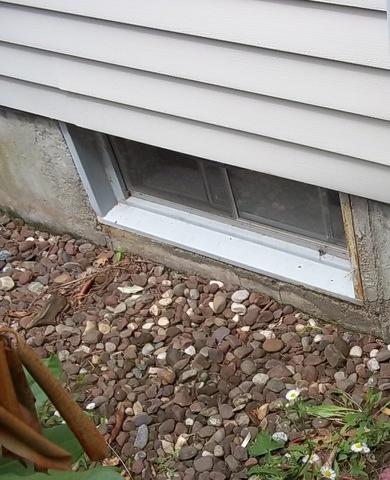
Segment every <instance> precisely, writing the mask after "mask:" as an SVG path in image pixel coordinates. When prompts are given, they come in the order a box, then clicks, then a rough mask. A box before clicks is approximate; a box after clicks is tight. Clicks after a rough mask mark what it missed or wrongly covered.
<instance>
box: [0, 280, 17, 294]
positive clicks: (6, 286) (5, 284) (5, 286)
mask: <svg viewBox="0 0 390 480" xmlns="http://www.w3.org/2000/svg"><path fill="white" fill-rule="evenodd" d="M14 286H15V282H14V281H13V280H12V278H11V277H1V278H0V290H3V291H5V292H9V291H10V290H12V289H13V288H14Z"/></svg>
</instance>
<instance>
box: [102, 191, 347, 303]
mask: <svg viewBox="0 0 390 480" xmlns="http://www.w3.org/2000/svg"><path fill="white" fill-rule="evenodd" d="M99 220H100V222H101V223H103V224H105V225H109V226H111V227H117V228H121V229H123V230H127V231H129V232H132V233H135V234H138V235H143V236H147V237H149V238H152V239H154V240H157V241H160V242H162V243H166V244H170V245H172V246H176V247H180V248H183V249H185V250H189V251H192V252H195V253H198V254H201V255H205V256H207V257H211V258H214V259H216V260H219V261H223V262H225V263H228V264H230V265H233V266H237V267H240V268H244V269H246V270H249V271H253V272H256V273H261V274H263V275H266V276H269V277H272V278H276V279H278V280H282V281H288V282H290V283H295V284H297V285H300V286H305V287H307V288H312V289H315V290H317V291H320V292H322V293H327V294H332V295H334V296H337V297H339V298H343V299H344V300H348V301H353V300H356V296H355V292H354V283H353V275H352V273H353V269H352V268H351V264H350V261H349V260H348V259H343V258H340V257H336V256H334V255H330V254H328V253H326V254H324V255H321V254H320V253H319V252H318V251H316V250H313V249H312V248H308V247H304V246H300V245H296V244H294V243H292V242H287V241H285V240H281V239H277V238H274V237H270V236H268V235H261V234H259V233H258V232H253V231H250V230H244V229H243V228H239V227H237V226H232V225H230V224H227V223H225V222H221V221H216V220H214V219H211V218H206V217H205V216H200V215H197V214H195V213H193V212H191V211H189V209H186V210H180V209H178V208H173V207H171V206H168V205H164V204H162V203H161V202H158V203H157V202H152V201H151V200H149V199H144V198H139V197H130V198H128V199H127V200H125V201H121V202H119V203H118V204H117V205H116V206H114V207H113V208H112V209H111V210H110V211H109V212H108V213H107V215H105V216H104V217H102V218H100V219H99Z"/></svg>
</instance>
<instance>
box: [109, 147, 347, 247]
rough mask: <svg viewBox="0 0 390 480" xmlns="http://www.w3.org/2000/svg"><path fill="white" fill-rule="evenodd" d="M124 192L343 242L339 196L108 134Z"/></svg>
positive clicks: (298, 235)
mask: <svg viewBox="0 0 390 480" xmlns="http://www.w3.org/2000/svg"><path fill="white" fill-rule="evenodd" d="M110 142H111V145H112V147H113V150H114V152H115V156H116V158H117V161H118V164H119V168H120V171H121V174H122V177H123V181H124V183H125V186H126V189H127V192H128V195H129V196H143V197H144V198H149V199H154V200H157V201H163V202H164V201H165V202H171V203H172V204H175V205H176V206H178V207H180V208H185V207H189V208H191V209H195V210H198V211H199V212H203V213H206V214H210V215H214V216H220V217H221V218H222V219H223V218H225V219H229V220H231V221H232V222H234V223H235V224H237V225H241V226H242V227H243V228H256V227H260V226H266V227H270V228H272V229H275V230H277V231H279V232H280V233H283V232H288V233H290V234H295V235H296V239H297V241H299V238H306V239H312V240H317V241H319V242H320V243H322V244H327V245H334V246H339V247H344V246H345V236H344V227H343V218H342V213H341V207H340V199H339V194H338V193H337V192H335V191H332V190H327V189H324V188H320V187H316V186H313V185H308V184H305V183H301V182H297V181H293V180H288V179H284V178H279V177H275V176H272V175H266V174H263V173H259V172H253V171H251V170H246V169H243V168H239V167H233V166H228V165H224V164H222V163H217V162H212V161H209V160H205V159H203V158H198V157H193V156H191V155H186V154H183V153H178V152H174V151H171V150H166V149H164V148H159V147H154V146H151V145H145V144H142V143H138V142H134V141H130V140H125V139H122V138H118V137H110Z"/></svg>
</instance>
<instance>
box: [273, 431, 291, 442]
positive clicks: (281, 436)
mask: <svg viewBox="0 0 390 480" xmlns="http://www.w3.org/2000/svg"><path fill="white" fill-rule="evenodd" d="M272 440H274V441H275V442H283V443H284V442H287V440H288V436H287V435H286V434H285V433H284V432H275V433H274V434H273V435H272Z"/></svg>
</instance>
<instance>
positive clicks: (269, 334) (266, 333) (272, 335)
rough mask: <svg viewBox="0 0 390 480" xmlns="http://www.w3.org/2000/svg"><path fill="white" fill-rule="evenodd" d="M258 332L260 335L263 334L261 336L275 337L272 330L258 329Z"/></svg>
mask: <svg viewBox="0 0 390 480" xmlns="http://www.w3.org/2000/svg"><path fill="white" fill-rule="evenodd" d="M258 332H259V333H260V335H263V337H265V338H266V339H268V340H269V339H271V338H276V335H275V334H274V332H271V330H258Z"/></svg>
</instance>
